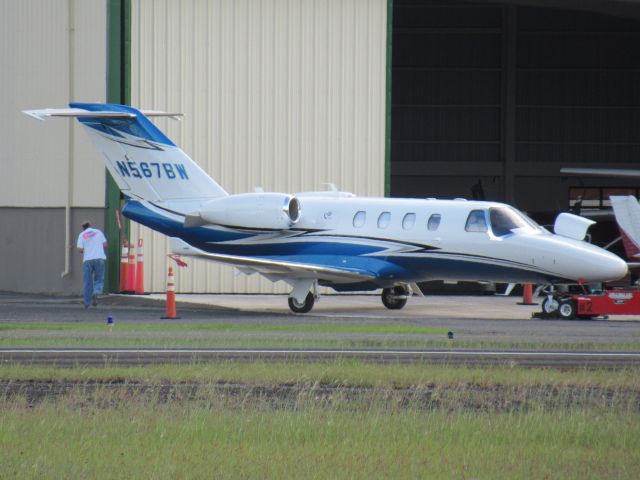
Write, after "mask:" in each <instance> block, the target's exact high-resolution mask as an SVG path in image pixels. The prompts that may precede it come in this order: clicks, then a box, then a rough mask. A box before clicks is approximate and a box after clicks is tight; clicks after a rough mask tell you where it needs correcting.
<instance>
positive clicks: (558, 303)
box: [541, 289, 640, 319]
mask: <svg viewBox="0 0 640 480" xmlns="http://www.w3.org/2000/svg"><path fill="white" fill-rule="evenodd" d="M541 314H542V315H543V316H545V317H547V318H549V317H556V318H558V317H559V318H564V319H573V318H594V317H599V316H608V315H638V316H640V290H635V289H627V290H621V289H612V290H600V291H593V292H590V293H587V291H586V289H585V291H584V292H582V293H565V294H555V295H553V296H552V297H550V296H548V297H547V298H545V300H544V301H543V302H542V312H541Z"/></svg>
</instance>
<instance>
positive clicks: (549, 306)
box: [542, 296, 560, 315]
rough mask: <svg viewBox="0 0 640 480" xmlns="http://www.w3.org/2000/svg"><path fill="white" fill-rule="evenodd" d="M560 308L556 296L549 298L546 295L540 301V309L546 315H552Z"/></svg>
mask: <svg viewBox="0 0 640 480" xmlns="http://www.w3.org/2000/svg"><path fill="white" fill-rule="evenodd" d="M558 308H560V302H559V301H558V299H557V298H556V297H551V298H549V297H548V296H547V297H546V298H545V299H544V300H543V301H542V311H543V312H544V313H546V314H547V315H553V314H556V313H558Z"/></svg>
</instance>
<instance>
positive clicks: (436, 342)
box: [0, 331, 640, 352]
mask: <svg viewBox="0 0 640 480" xmlns="http://www.w3.org/2000/svg"><path fill="white" fill-rule="evenodd" d="M14 347H15V348H29V347H33V348H83V347H86V348H99V347H105V348H117V347H122V348H136V347H140V348H180V347H183V348H335V349H352V348H376V349H387V350H389V349H451V348H457V349H496V350H531V351H541V350H550V351H565V350H566V351H573V352H607V351H613V352H638V351H640V343H638V342H620V343H596V342H576V343H571V342H542V341H541V342H526V341H518V340H513V341H507V340H497V341H480V340H456V341H455V342H450V341H448V340H446V339H444V338H443V339H438V338H433V337H428V336H425V337H422V338H421V337H411V336H407V337H394V336H392V335H377V336H376V335H371V336H367V337H363V338H357V337H341V336H339V335H336V336H335V337H332V335H331V334H325V335H324V336H323V337H317V336H315V337H314V336H305V334H300V333H298V334H285V333H282V334H274V335H272V334H269V335H267V334H264V336H260V334H256V335H255V336H242V335H238V336H234V335H233V334H224V333H219V334H218V336H216V335H207V334H205V333H203V334H201V335H199V336H198V335H188V334H185V335H184V336H180V335H179V334H169V333H167V334H166V335H157V336H150V334H147V335H145V334H144V333H143V332H141V333H139V334H137V333H123V334H121V333H117V332H113V333H107V332H106V331H105V332H103V333H93V332H89V333H82V332H80V333H70V334H69V335H68V336H66V335H63V336H59V335H52V334H49V335H47V333H46V332H42V333H41V334H40V332H38V334H37V335H25V336H6V337H2V336H0V348H14Z"/></svg>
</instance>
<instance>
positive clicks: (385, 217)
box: [378, 212, 391, 228]
mask: <svg viewBox="0 0 640 480" xmlns="http://www.w3.org/2000/svg"><path fill="white" fill-rule="evenodd" d="M389 223H391V213H390V212H382V213H381V214H380V216H379V217H378V228H387V227H388V226H389Z"/></svg>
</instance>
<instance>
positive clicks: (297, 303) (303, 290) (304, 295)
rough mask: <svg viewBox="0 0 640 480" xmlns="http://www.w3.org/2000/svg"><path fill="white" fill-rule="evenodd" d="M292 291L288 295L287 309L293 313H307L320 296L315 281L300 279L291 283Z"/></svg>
mask: <svg viewBox="0 0 640 480" xmlns="http://www.w3.org/2000/svg"><path fill="white" fill-rule="evenodd" d="M291 285H292V286H293V290H292V291H291V293H290V294H289V308H290V309H291V311H292V312H293V313H308V312H310V311H311V309H312V308H313V304H314V303H316V300H317V299H318V297H319V296H320V295H319V294H318V282H317V281H316V280H310V279H302V280H298V281H296V282H291Z"/></svg>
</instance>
